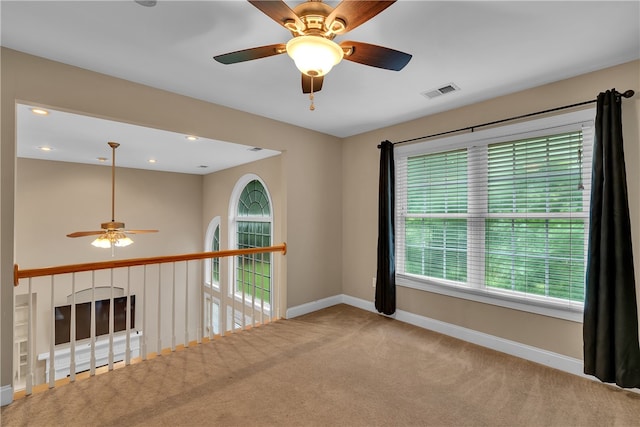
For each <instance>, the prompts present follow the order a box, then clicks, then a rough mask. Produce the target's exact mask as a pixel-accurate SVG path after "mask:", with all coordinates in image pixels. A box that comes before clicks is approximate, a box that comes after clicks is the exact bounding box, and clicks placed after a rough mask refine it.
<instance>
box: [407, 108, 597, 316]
mask: <svg viewBox="0 0 640 427" xmlns="http://www.w3.org/2000/svg"><path fill="white" fill-rule="evenodd" d="M594 118H595V109H594V108H588V109H584V110H580V111H575V112H571V113H564V114H558V115H554V116H551V117H545V118H541V119H535V120H529V121H525V122H521V123H516V124H511V125H505V126H499V127H495V128H491V129H487V130H481V131H476V132H471V133H466V134H462V135H455V136H450V137H445V138H440V139H437V140H428V141H423V142H419V143H414V144H410V145H405V146H398V147H397V148H396V149H395V151H396V154H395V157H396V177H397V179H398V182H399V183H400V182H401V179H402V177H403V176H406V175H403V172H402V168H403V165H402V162H403V161H405V159H406V158H407V157H411V156H417V155H421V154H431V153H434V154H435V153H438V152H445V151H453V150H456V149H469V150H473V149H474V147H478V146H485V147H488V146H489V145H490V144H495V143H501V142H510V141H516V140H519V139H529V138H535V137H539V136H544V135H549V134H550V132H552V133H554V134H561V133H563V132H567V131H572V130H577V129H580V128H586V131H585V132H584V135H583V144H584V157H583V158H584V159H585V160H588V159H590V158H591V151H592V149H593V123H594ZM485 152H486V150H485ZM583 167H585V168H589V169H590V168H591V164H590V162H587V161H585V163H584V164H583ZM402 189H403V183H400V185H398V184H397V185H396V210H395V214H396V260H397V270H396V284H397V285H398V286H402V287H407V288H412V289H417V290H423V291H428V292H433V293H438V294H441V295H446V296H451V297H455V298H461V299H466V300H471V301H476V302H481V303H485V304H491V305H496V306H500V307H506V308H510V309H515V310H519V311H526V312H530V313H535V314H542V315H545V316H551V317H556V318H561V319H565V320H570V321H574V322H582V318H583V303H575V302H570V301H568V300H562V299H557V301H556V300H555V299H551V298H545V299H544V300H542V299H541V298H536V297H535V296H534V295H530V294H523V295H522V296H518V293H516V292H513V291H507V292H504V291H500V290H499V289H493V288H487V287H486V286H485V285H484V279H483V280H481V281H480V282H482V283H479V281H477V280H476V279H472V278H471V276H472V274H474V273H473V271H471V270H467V271H468V276H467V282H466V283H465V284H464V285H463V284H461V283H460V282H454V281H451V280H446V279H437V278H432V277H426V276H419V275H414V274H410V273H405V272H404V261H405V249H404V246H403V240H404V214H403V212H402V207H401V206H399V204H400V203H401V201H402V197H403V196H402V194H400V192H401V191H402ZM585 193H587V194H586V196H585V197H586V206H588V205H589V200H588V199H589V198H590V194H588V193H589V192H588V191H585ZM468 194H471V190H469V191H468ZM467 200H468V203H469V206H470V209H469V210H468V211H467V213H465V214H462V215H460V214H449V215H451V216H452V217H461V218H468V219H471V218H472V214H471V212H470V210H471V205H472V196H471V195H469V196H468V198H467ZM583 215H584V216H585V217H586V221H587V223H588V215H589V214H588V212H585V213H584V214H583ZM443 216H447V215H446V214H445V215H443ZM575 216H576V217H577V216H580V215H575ZM490 217H491V216H487V218H490ZM587 234H588V229H587V232H585V258H586V257H587V251H586V244H587ZM398 237H402V238H400V239H399V238H398ZM473 240H474V239H473V238H472V236H470V235H468V236H467V262H472V261H470V259H472V258H474V256H473V253H474V251H472V247H476V248H477V247H478V246H474V245H475V244H476V242H473ZM482 246H484V244H482Z"/></svg>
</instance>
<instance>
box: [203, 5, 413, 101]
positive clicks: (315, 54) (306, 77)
mask: <svg viewBox="0 0 640 427" xmlns="http://www.w3.org/2000/svg"><path fill="white" fill-rule="evenodd" d="M248 1H249V3H251V4H252V5H254V6H255V7H257V8H258V9H260V11H262V12H263V13H264V14H266V15H267V16H268V17H270V18H271V19H273V20H274V21H276V22H277V23H278V24H280V25H282V26H283V27H284V28H286V29H287V30H289V31H290V32H291V35H292V36H293V38H292V39H290V40H289V41H288V42H287V43H278V44H271V45H267V46H260V47H254V48H250V49H244V50H238V51H235V52H230V53H225V54H222V55H217V56H215V57H214V59H215V60H216V61H218V62H220V63H222V64H235V63H238V62H244V61H251V60H254V59H259V58H266V57H269V56H273V55H279V54H282V53H285V52H287V53H288V54H289V56H291V58H293V60H294V62H295V64H296V67H298V69H299V70H300V72H301V73H302V92H303V93H309V94H310V96H311V100H312V103H311V109H312V110H313V92H317V91H319V90H320V89H322V83H323V80H324V76H325V75H326V74H327V73H328V72H329V71H330V70H331V68H332V67H333V66H334V65H336V64H337V63H339V62H340V61H341V60H342V59H346V60H348V61H352V62H357V63H359V64H363V65H369V66H371V67H377V68H383V69H387V70H393V71H400V70H401V69H403V68H404V66H405V65H407V63H409V61H410V60H411V55H409V54H408V53H404V52H400V51H398V50H394V49H390V48H387V47H382V46H377V45H373V44H369V43H362V42H356V41H343V42H341V43H340V44H337V43H336V42H334V41H333V39H334V38H335V37H336V36H338V35H343V34H345V33H347V32H348V31H351V30H353V29H354V28H356V27H358V26H360V25H362V24H363V23H365V22H367V21H368V20H370V19H371V18H373V17H374V16H376V15H377V14H379V13H380V12H382V11H383V10H385V9H386V8H388V7H389V6H391V5H392V4H393V3H395V0H393V1H351V0H344V1H342V2H341V3H339V4H338V5H337V6H336V7H335V8H332V7H331V6H329V5H327V4H325V3H323V2H322V1H321V0H309V1H306V2H304V3H300V4H299V5H297V6H295V7H294V8H293V9H291V8H290V7H289V6H287V4H286V3H284V2H283V1H282V0H277V1H273V0H268V1H262V0H248Z"/></svg>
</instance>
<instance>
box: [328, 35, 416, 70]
mask: <svg viewBox="0 0 640 427" xmlns="http://www.w3.org/2000/svg"><path fill="white" fill-rule="evenodd" d="M340 47H342V48H350V49H351V52H350V53H349V54H348V55H345V56H344V59H347V60H349V61H353V62H357V63H359V64H364V65H369V66H371V67H378V68H384V69H386V70H393V71H400V70H402V69H403V68H404V66H405V65H407V64H408V63H409V61H410V60H411V55H409V54H408V53H404V52H400V51H399V50H394V49H389V48H388V47H382V46H377V45H374V44H369V43H361V42H354V41H344V42H342V43H340Z"/></svg>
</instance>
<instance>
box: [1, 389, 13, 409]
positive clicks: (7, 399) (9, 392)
mask: <svg viewBox="0 0 640 427" xmlns="http://www.w3.org/2000/svg"><path fill="white" fill-rule="evenodd" d="M11 402H13V387H12V386H10V385H3V386H2V387H0V406H6V405H8V404H9V403H11Z"/></svg>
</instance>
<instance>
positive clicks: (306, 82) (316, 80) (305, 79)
mask: <svg viewBox="0 0 640 427" xmlns="http://www.w3.org/2000/svg"><path fill="white" fill-rule="evenodd" d="M323 81H324V76H320V77H313V78H311V77H309V76H307V75H306V74H304V73H302V93H311V82H313V91H314V92H318V91H320V90H321V89H322V82H323Z"/></svg>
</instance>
